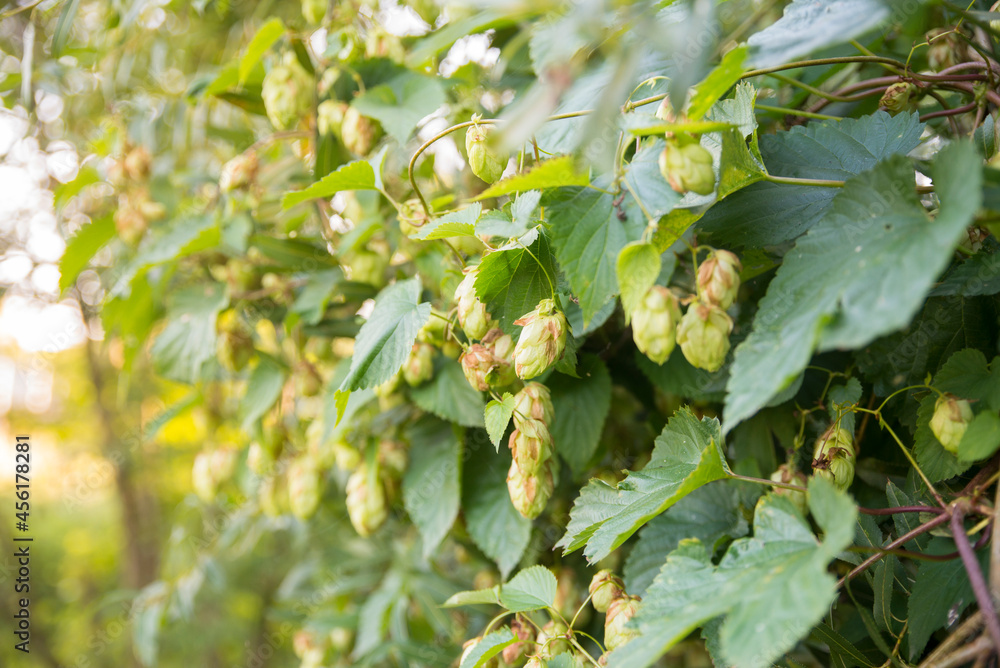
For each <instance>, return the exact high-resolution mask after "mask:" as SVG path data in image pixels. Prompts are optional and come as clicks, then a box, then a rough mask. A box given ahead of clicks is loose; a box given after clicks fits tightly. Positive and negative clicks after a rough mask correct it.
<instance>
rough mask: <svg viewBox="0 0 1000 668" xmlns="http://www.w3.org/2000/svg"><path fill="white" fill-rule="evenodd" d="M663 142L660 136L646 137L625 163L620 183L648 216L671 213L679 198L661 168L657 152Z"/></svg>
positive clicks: (658, 216) (659, 151)
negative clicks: (644, 142)
mask: <svg viewBox="0 0 1000 668" xmlns="http://www.w3.org/2000/svg"><path fill="white" fill-rule="evenodd" d="M666 145H667V143H666V142H665V141H664V140H663V139H662V138H660V139H656V140H653V141H649V142H648V143H646V144H645V145H644V146H643V147H642V148H640V149H639V150H638V151H636V154H635V156H634V157H633V158H632V161H631V162H629V163H628V165H626V167H625V179H624V180H623V181H622V185H624V186H625V190H626V191H627V192H628V193H629V195H630V196H631V197H632V199H634V200H635V202H636V206H638V207H639V210H640V211H641V212H642V213H643V215H644V217H645V218H646V219H647V220H656V219H657V218H660V217H661V216H664V215H666V214H668V213H670V212H671V211H672V210H673V208H674V207H675V206H677V204H678V203H679V202H680V201H681V195H680V193H678V192H677V191H676V190H674V189H673V188H671V187H670V184H669V183H667V180H666V179H665V178H663V173H662V172H661V171H660V163H659V160H660V154H661V153H663V149H664V148H666Z"/></svg>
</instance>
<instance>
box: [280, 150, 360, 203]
mask: <svg viewBox="0 0 1000 668" xmlns="http://www.w3.org/2000/svg"><path fill="white" fill-rule="evenodd" d="M377 187H378V182H377V181H376V178H375V170H374V169H373V168H372V166H371V163H369V162H368V161H367V160H355V161H354V162H349V163H347V164H346V165H343V166H342V167H340V169H338V170H337V171H335V172H330V173H329V174H327V175H326V176H324V177H323V178H322V179H320V180H319V181H317V182H316V183H314V184H312V185H311V186H309V187H308V188H305V189H304V190H296V191H293V192H288V193H285V195H284V197H282V198H281V206H283V207H284V208H286V209H287V208H290V207H293V206H295V205H296V204H299V203H301V202H307V201H309V200H311V199H318V198H330V197H333V196H334V195H336V194H337V193H339V192H340V191H341V190H375V189H376V188H377Z"/></svg>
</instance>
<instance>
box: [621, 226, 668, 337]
mask: <svg viewBox="0 0 1000 668" xmlns="http://www.w3.org/2000/svg"><path fill="white" fill-rule="evenodd" d="M661 268H662V263H661V262H660V252H659V251H658V250H657V249H656V247H655V246H653V245H652V244H647V243H644V242H641V241H633V242H632V243H630V244H628V245H626V246H625V248H623V249H622V250H621V252H620V253H618V262H617V265H616V272H617V274H618V286H619V288H620V290H621V298H622V308H623V309H624V310H625V324H626V325H627V324H628V323H629V321H630V320H631V318H632V311H634V310H635V309H636V308H637V307H638V306H639V304H641V303H642V300H643V298H644V297H645V296H646V293H647V292H649V289H650V288H652V287H653V285H655V284H656V278H657V277H658V276H659V275H660V269H661Z"/></svg>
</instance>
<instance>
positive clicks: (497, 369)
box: [459, 328, 516, 392]
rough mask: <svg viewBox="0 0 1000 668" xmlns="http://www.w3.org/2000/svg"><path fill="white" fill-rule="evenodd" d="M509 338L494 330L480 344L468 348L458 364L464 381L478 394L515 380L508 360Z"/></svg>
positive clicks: (498, 330) (496, 329)
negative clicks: (477, 391) (463, 375)
mask: <svg viewBox="0 0 1000 668" xmlns="http://www.w3.org/2000/svg"><path fill="white" fill-rule="evenodd" d="M510 350H511V338H510V335H508V334H504V333H503V332H502V331H500V329H499V328H494V329H492V330H490V331H489V333H487V335H486V336H485V337H483V342H482V343H474V344H472V345H471V346H469V349H468V350H466V351H465V352H464V353H463V354H462V356H461V357H460V358H459V362H461V364H462V371H463V372H464V373H465V378H466V380H468V381H469V385H472V387H474V388H475V389H477V390H479V391H480V392H485V391H487V390H489V389H490V388H491V387H503V386H505V385H510V384H511V383H513V382H514V381H515V380H516V378H515V376H514V369H513V367H512V366H511V360H510Z"/></svg>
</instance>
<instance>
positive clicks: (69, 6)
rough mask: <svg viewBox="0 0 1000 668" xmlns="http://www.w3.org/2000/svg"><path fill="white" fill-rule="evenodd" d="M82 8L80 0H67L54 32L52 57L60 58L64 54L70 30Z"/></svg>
mask: <svg viewBox="0 0 1000 668" xmlns="http://www.w3.org/2000/svg"><path fill="white" fill-rule="evenodd" d="M79 9H80V0H66V3H65V4H64V5H63V7H62V11H61V12H59V20H58V21H56V28H55V30H54V31H53V33H52V46H51V49H52V57H53V58H58V57H59V56H60V55H62V51H63V49H64V48H65V47H66V42H68V41H69V34H70V31H71V30H72V29H73V25H74V24H75V23H76V13H77V11H78V10H79Z"/></svg>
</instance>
